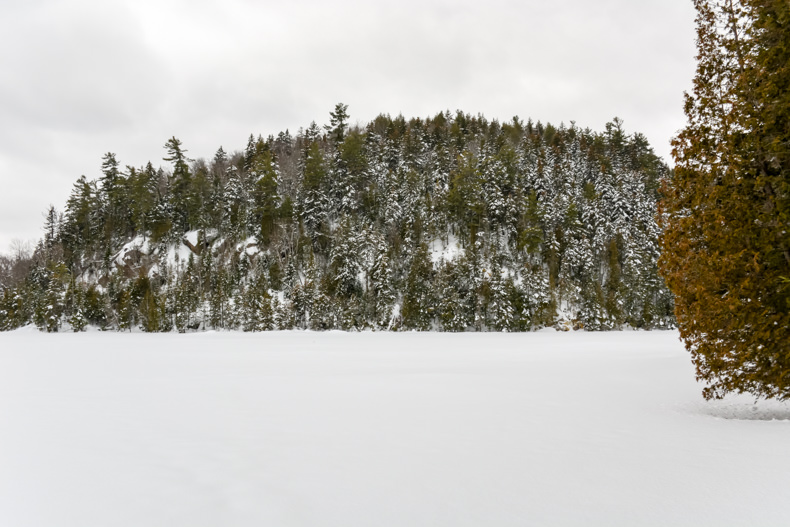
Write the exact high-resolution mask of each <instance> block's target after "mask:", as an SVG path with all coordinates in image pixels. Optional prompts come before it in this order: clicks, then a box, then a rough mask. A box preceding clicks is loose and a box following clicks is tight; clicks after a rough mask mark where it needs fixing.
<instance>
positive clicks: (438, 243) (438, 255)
mask: <svg viewBox="0 0 790 527" xmlns="http://www.w3.org/2000/svg"><path fill="white" fill-rule="evenodd" d="M429 249H430V251H431V261H432V262H433V263H435V264H436V263H440V262H450V261H453V260H455V259H456V258H457V257H458V255H460V254H461V253H462V252H463V248H462V247H461V244H460V243H459V242H458V238H457V237H456V236H454V235H452V234H450V235H448V237H447V243H445V242H444V240H443V239H441V238H437V239H435V240H433V241H432V242H431V245H430V247H429Z"/></svg>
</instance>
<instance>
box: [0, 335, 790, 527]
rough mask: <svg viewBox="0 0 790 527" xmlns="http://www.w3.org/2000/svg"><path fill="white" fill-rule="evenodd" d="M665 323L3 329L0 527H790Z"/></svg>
mask: <svg viewBox="0 0 790 527" xmlns="http://www.w3.org/2000/svg"><path fill="white" fill-rule="evenodd" d="M699 391H700V386H698V385H697V384H696V383H695V382H694V376H693V368H692V366H691V364H690V362H689V358H688V356H687V354H686V353H685V351H684V350H683V349H682V346H681V344H680V343H679V342H678V340H677V333H675V332H650V333H647V332H623V333H618V332H611V333H584V332H570V333H554V332H541V333H525V334H425V333H422V334H417V333H394V334H392V333H310V332H294V333H276V332H273V333H259V334H240V333H206V334H188V335H177V334H162V335H150V334H139V333H135V334H118V333H98V332H94V333H87V334H59V335H51V334H41V333H38V332H35V331H29V330H20V331H16V332H12V333H5V334H0V526H9V527H28V526H36V527H49V526H58V527H67V526H74V527H78V526H79V527H94V526H95V527H104V526H118V527H120V526H147V527H154V526H162V527H165V526H167V527H173V526H185V527H186V526H189V527H199V526H318V525H320V526H372V525H376V526H443V525H446V526H464V525H469V526H472V525H474V526H511V525H512V526H516V525H518V526H523V525H541V526H544V525H560V526H565V525H606V526H619V525H622V526H640V525H655V526H667V525H673V526H682V525H688V526H695V527H701V526H706V525H710V526H717V527H718V526H729V525H744V526H756V525H759V526H780V525H790V507H788V506H787V497H788V496H790V449H788V448H787V446H788V444H790V407H788V406H787V405H783V404H779V403H759V404H758V405H757V406H754V405H753V404H752V401H751V400H750V399H747V398H734V399H731V400H727V401H723V402H716V403H706V402H704V401H702V400H701V398H700V396H699Z"/></svg>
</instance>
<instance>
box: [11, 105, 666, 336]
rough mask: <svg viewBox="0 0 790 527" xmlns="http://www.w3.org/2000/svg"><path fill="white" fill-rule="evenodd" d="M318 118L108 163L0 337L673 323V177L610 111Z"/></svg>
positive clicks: (48, 233)
mask: <svg viewBox="0 0 790 527" xmlns="http://www.w3.org/2000/svg"><path fill="white" fill-rule="evenodd" d="M329 121H330V122H329V125H328V126H326V127H324V129H323V130H322V129H321V128H320V127H319V126H318V125H316V124H315V123H311V125H310V126H309V127H308V128H307V129H306V130H300V132H299V133H298V134H296V136H295V137H293V136H291V135H290V133H288V132H287V131H286V132H282V133H280V134H278V135H277V136H276V138H275V136H269V137H268V138H265V139H264V138H263V137H262V136H258V137H257V139H256V137H255V135H251V136H250V137H249V140H248V141H247V145H246V148H244V149H243V151H241V152H238V153H235V154H230V155H229V154H227V153H226V152H225V150H224V149H223V148H220V149H218V150H217V152H216V154H215V155H214V156H213V158H212V159H211V160H208V161H207V160H205V159H197V160H190V159H188V158H187V157H186V150H185V149H184V147H183V145H182V143H181V141H180V140H178V139H176V138H175V137H173V138H171V139H169V140H168V141H167V142H166V144H165V149H166V155H165V157H164V160H165V161H167V162H168V168H167V169H162V168H158V169H156V168H154V166H153V165H152V164H151V163H148V164H146V165H144V166H141V167H126V168H125V170H124V171H121V170H120V169H119V163H118V160H117V158H116V157H115V155H114V154H107V155H106V156H105V157H104V159H103V164H102V172H101V176H100V178H99V179H98V180H97V181H91V180H89V179H88V178H84V177H83V178H80V179H79V180H78V181H77V183H76V184H75V186H74V188H73V190H72V193H71V195H70V197H69V199H68V202H67V204H66V208H65V211H64V214H63V215H62V216H61V215H60V214H58V212H57V210H56V209H55V208H54V207H52V208H51V209H50V211H49V213H48V214H47V222H46V225H45V239H44V240H43V241H42V243H41V244H40V246H39V248H38V250H37V253H36V256H35V262H36V265H35V266H33V265H32V264H31V265H30V268H32V269H33V270H32V271H30V272H29V273H27V275H26V279H25V280H18V281H17V282H18V283H16V282H15V283H13V284H10V283H9V284H8V286H11V287H8V286H7V285H6V283H5V282H3V284H2V285H3V286H4V287H5V289H4V290H3V296H2V304H1V305H0V324H2V328H11V327H18V326H19V325H23V324H26V323H30V322H31V321H35V322H36V323H37V324H38V325H39V326H40V327H41V328H42V329H50V330H55V329H57V328H58V327H60V325H61V324H63V323H64V322H70V323H71V327H73V328H75V329H81V328H84V324H85V321H87V323H88V324H93V325H97V326H99V327H102V328H107V329H110V328H112V329H120V330H130V331H131V330H137V329H142V330H143V331H148V332H154V331H171V330H177V331H181V332H186V331H195V330H201V329H202V330H205V329H243V330H247V331H262V330H269V329H294V328H298V329H313V330H328V329H345V330H362V329H367V328H372V329H382V330H384V329H386V330H393V329H394V330H400V329H406V330H411V329H414V330H429V329H439V330H445V331H472V330H477V331H487V330H488V331H490V330H496V331H526V330H531V329H537V328H540V327H544V326H551V325H563V326H573V327H584V328H587V329H612V328H619V327H622V326H623V325H624V324H629V325H632V326H636V327H644V328H651V327H669V326H671V325H672V324H673V318H672V313H671V310H672V297H671V295H670V294H669V293H668V291H667V290H666V287H665V286H664V284H663V281H662V280H661V278H660V277H659V276H658V275H657V267H656V259H657V257H658V247H657V236H658V234H659V231H660V229H659V228H658V226H657V225H656V221H655V204H656V200H657V198H658V191H657V188H658V187H657V184H658V181H659V179H661V178H662V177H664V176H665V174H666V172H667V168H666V166H665V165H664V164H663V163H662V162H661V160H660V159H658V158H657V157H656V156H655V155H653V153H652V151H651V150H650V148H649V146H648V145H647V143H646V141H645V140H644V137H643V136H640V135H639V134H633V135H628V134H626V133H625V131H624V130H623V127H622V122H620V121H619V120H615V121H614V122H613V123H611V124H610V125H608V126H607V128H606V131H605V132H604V133H594V132H591V131H589V130H580V129H577V128H575V127H573V126H572V127H571V128H566V127H564V126H560V127H554V126H551V125H548V124H547V125H542V124H541V123H537V124H534V123H532V122H531V121H528V122H527V123H522V122H521V121H520V120H519V119H518V118H515V119H513V121H512V122H508V123H505V124H500V123H499V122H498V121H490V122H489V121H487V120H486V119H485V118H484V117H483V116H481V115H477V116H472V115H467V114H464V113H462V112H457V113H455V114H451V113H449V112H443V113H440V114H437V115H436V116H434V117H432V118H429V119H425V120H423V119H418V118H412V119H406V118H404V117H403V116H397V117H394V118H393V117H390V116H387V115H381V116H378V117H377V118H376V119H374V120H373V121H372V122H371V123H370V124H368V125H366V126H359V125H357V126H352V125H350V124H349V121H350V119H349V116H348V112H347V107H346V106H345V105H342V104H339V105H337V106H336V107H335V108H334V111H332V112H331V113H330V115H329ZM186 251H188V252H186ZM185 255H188V256H185ZM59 266H62V268H63V269H65V274H64V273H62V272H61V271H58V272H57V273H56V272H55V269H56V268H58V269H60V267H59ZM22 274H25V273H22ZM55 275H59V276H62V279H57V280H53V278H54V277H55ZM58 284H60V285H58ZM19 298H21V299H23V301H22V303H21V305H20V304H19V302H18V299H19ZM50 306H51V307H50Z"/></svg>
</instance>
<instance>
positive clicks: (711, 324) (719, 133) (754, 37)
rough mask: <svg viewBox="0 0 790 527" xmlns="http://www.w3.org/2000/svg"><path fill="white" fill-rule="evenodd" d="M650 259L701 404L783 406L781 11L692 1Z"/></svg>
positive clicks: (789, 242) (789, 325) (788, 14)
mask: <svg viewBox="0 0 790 527" xmlns="http://www.w3.org/2000/svg"><path fill="white" fill-rule="evenodd" d="M694 4H695V7H696V9H697V47H698V55H697V60H698V66H697V73H696V76H695V78H694V88H693V92H692V93H691V94H690V95H689V94H687V95H686V104H685V111H686V115H687V117H688V125H687V126H686V128H685V129H683V130H682V131H681V132H680V134H679V135H678V137H677V138H676V139H675V140H674V142H673V146H674V149H673V155H674V157H675V161H676V168H675V171H674V173H673V174H672V175H671V176H670V178H669V179H668V181H667V182H666V187H665V199H664V202H663V212H664V216H663V217H664V221H665V223H666V225H665V232H664V235H663V237H662V246H663V255H662V258H661V261H660V265H661V269H662V272H663V274H664V276H665V278H666V281H667V284H668V286H669V287H670V289H671V290H672V291H673V292H674V293H675V295H676V303H675V306H676V309H675V314H676V316H677V320H678V325H679V327H680V332H681V337H682V338H683V340H684V341H685V344H686V348H687V349H688V350H689V351H690V352H691V356H692V359H693V361H694V364H695V366H696V371H697V379H698V380H701V381H704V382H705V383H706V384H707V387H706V388H705V389H704V391H703V395H704V396H705V398H707V399H719V398H722V397H723V396H724V395H725V394H727V393H728V392H738V393H751V394H753V395H755V396H758V397H766V398H777V399H782V400H786V399H790V283H789V282H790V66H789V65H790V2H787V0H740V1H735V0H695V2H694Z"/></svg>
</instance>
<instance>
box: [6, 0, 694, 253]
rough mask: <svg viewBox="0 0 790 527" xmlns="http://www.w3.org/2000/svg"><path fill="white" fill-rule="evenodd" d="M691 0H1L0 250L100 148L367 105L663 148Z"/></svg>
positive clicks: (678, 95) (128, 156)
mask: <svg viewBox="0 0 790 527" xmlns="http://www.w3.org/2000/svg"><path fill="white" fill-rule="evenodd" d="M694 55H695V48H694V10H693V7H692V2H691V0H553V1H550V2H547V1H545V0H541V1H538V0H534V1H533V0H520V1H516V0H514V1H497V0H485V1H483V0H475V1H473V2H472V1H464V0H461V1H457V0H452V1H451V0H419V1H414V0H400V1H398V2H394V1H393V2H378V1H367V2H363V1H354V0H342V1H333V2H330V1H326V0H324V1H311V0H277V1H276V2H274V1H268V0H260V1H253V0H189V1H186V0H157V1H154V2H148V1H144V0H130V1H116V0H69V1H68V2H66V1H42V0H2V1H0V183H1V185H0V252H7V250H8V247H9V244H10V243H11V241H12V240H14V239H20V240H28V239H29V240H37V239H38V238H39V237H40V235H41V226H42V223H43V212H44V211H45V209H46V208H47V207H48V206H49V204H53V205H55V207H56V208H58V209H59V210H62V208H63V206H64V205H65V201H66V199H67V197H68V195H69V193H70V191H71V188H72V185H73V183H74V182H75V181H76V179H77V178H78V177H79V176H80V175H82V174H84V175H85V176H87V177H88V178H89V179H94V178H96V177H98V175H99V170H100V165H101V157H102V155H103V154H104V153H105V152H115V153H116V154H117V156H118V159H119V161H120V162H121V164H122V165H133V166H140V165H142V164H144V163H145V162H147V161H149V160H151V161H152V162H153V163H154V165H155V166H157V165H159V164H164V163H163V162H162V160H161V159H162V156H163V152H164V150H163V148H162V147H163V145H164V143H165V141H166V140H167V139H168V138H169V137H171V136H176V137H178V138H179V139H181V140H182V141H183V143H184V145H185V147H186V148H187V149H188V150H189V155H190V156H191V157H194V158H197V157H206V158H209V157H211V156H212V155H213V154H214V152H215V151H216V150H217V148H218V147H219V146H220V145H222V146H223V147H224V148H225V150H226V151H234V150H241V149H243V147H244V146H245V145H246V140H247V137H248V136H249V135H250V133H254V134H256V135H258V134H262V135H263V136H264V137H265V136H267V135H269V134H277V132H279V131H281V130H284V129H286V128H288V129H290V130H291V131H292V132H296V131H297V130H298V129H299V127H306V126H307V125H308V124H309V123H310V121H312V120H315V121H316V122H317V123H318V124H319V125H321V124H325V123H327V122H328V120H329V112H330V111H331V110H332V109H333V108H334V105H335V103H337V102H343V103H345V104H348V106H349V114H350V116H351V120H352V122H355V121H356V122H359V123H365V122H367V121H369V120H371V119H372V118H373V117H375V116H376V115H378V114H379V113H389V114H392V115H397V114H398V113H402V114H403V115H404V116H406V117H428V116H432V115H435V114H436V113H437V112H439V111H443V110H451V111H455V110H457V109H461V110H463V111H464V112H468V113H472V114H477V113H483V114H484V115H485V116H486V117H487V118H489V119H492V118H497V119H499V120H509V119H510V118H512V117H513V116H515V115H518V116H519V117H521V118H522V119H524V120H526V119H527V118H528V117H531V118H532V119H534V120H541V121H544V122H546V121H549V122H552V123H555V124H559V123H560V122H565V123H566V124H569V123H570V121H575V122H576V123H577V125H579V126H582V127H590V128H592V129H594V130H603V127H604V125H605V123H606V122H608V121H610V120H611V119H612V118H613V117H615V116H617V117H620V118H621V119H623V120H624V122H625V125H624V126H625V129H626V131H628V132H634V131H637V132H641V133H643V134H645V135H646V136H647V138H648V139H649V141H650V142H651V144H652V146H653V148H654V149H655V151H656V153H658V154H659V155H661V156H662V157H664V158H665V159H667V160H669V151H670V148H669V140H670V138H671V137H672V136H673V135H674V134H675V133H676V132H677V130H678V129H680V128H681V127H682V126H683V124H684V122H685V119H684V116H683V111H682V102H683V91H684V90H688V89H689V88H690V85H691V78H692V76H693V74H694V67H695V63H694Z"/></svg>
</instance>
